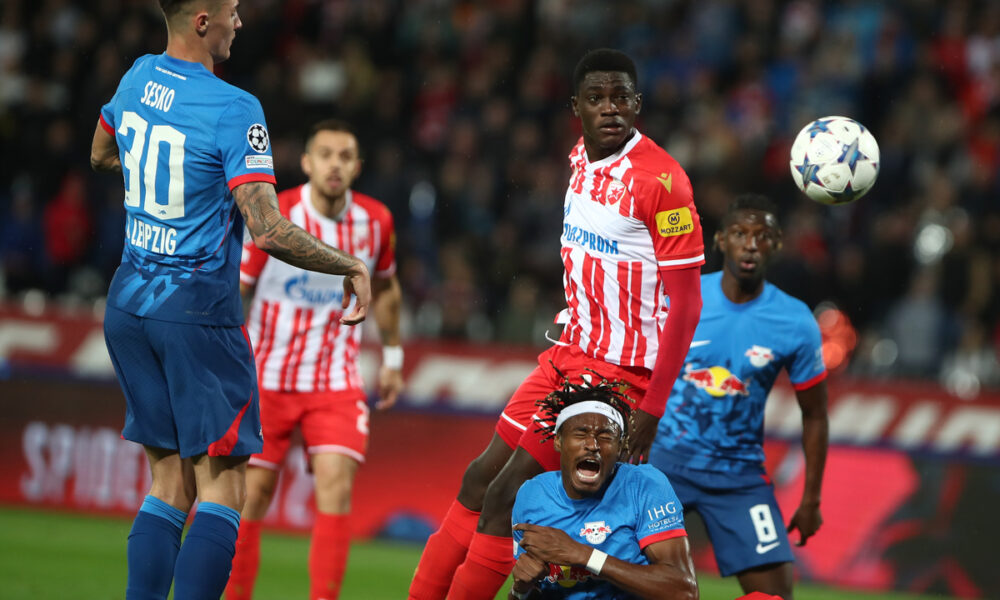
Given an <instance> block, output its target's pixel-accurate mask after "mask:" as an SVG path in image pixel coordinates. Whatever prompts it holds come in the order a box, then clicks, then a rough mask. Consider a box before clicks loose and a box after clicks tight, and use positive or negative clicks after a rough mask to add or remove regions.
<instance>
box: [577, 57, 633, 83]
mask: <svg viewBox="0 0 1000 600" xmlns="http://www.w3.org/2000/svg"><path fill="white" fill-rule="evenodd" d="M594 71H611V72H613V73H625V74H626V75H628V76H629V78H630V79H631V80H632V85H634V86H635V87H636V88H638V87H639V78H638V77H637V76H636V73H635V63H634V62H632V59H631V58H629V56H628V54H625V53H624V52H622V51H621V50H614V49H612V48H598V49H597V50H591V51H590V52H588V53H586V54H584V55H583V58H581V59H580V62H578V63H576V68H575V69H573V89H574V90H579V89H580V84H581V83H583V78H584V77H586V76H587V73H593V72H594Z"/></svg>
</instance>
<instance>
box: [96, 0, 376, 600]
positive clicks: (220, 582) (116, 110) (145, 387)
mask: <svg viewBox="0 0 1000 600" xmlns="http://www.w3.org/2000/svg"><path fill="white" fill-rule="evenodd" d="M238 4H239V3H238V1H237V0H160V7H161V9H162V11H163V14H164V18H165V20H166V26H167V48H166V51H165V52H164V53H162V54H156V55H153V54H149V55H145V56H142V57H139V58H138V59H137V60H136V61H135V63H134V64H133V65H132V67H131V68H130V69H129V70H128V72H127V73H125V75H124V76H122V79H121V82H120V83H119V84H118V89H117V90H116V91H115V95H114V96H113V97H112V98H111V100H110V101H109V102H108V103H107V104H105V105H104V106H103V107H102V108H101V114H100V119H99V122H98V125H97V127H96V130H95V132H94V140H93V144H92V146H91V155H90V162H91V166H92V167H93V168H94V169H95V170H97V171H110V172H118V173H121V174H122V175H123V183H124V192H125V193H124V205H125V211H126V220H125V228H126V241H125V246H124V248H123V250H122V262H121V265H120V266H119V267H118V270H117V271H116V272H115V276H114V278H113V280H112V282H111V286H110V288H109V290H108V301H107V308H106V310H105V315H104V333H105V338H106V340H107V346H108V352H109V354H110V356H111V360H112V362H113V364H114V368H115V374H116V375H117V377H118V381H119V382H120V384H121V387H122V391H123V392H124V395H125V401H126V413H125V427H124V428H123V430H122V437H124V438H125V439H127V440H130V441H134V442H137V443H141V444H142V445H143V448H144V449H145V452H146V456H147V458H148V459H149V463H150V470H151V473H152V480H153V481H152V486H151V487H150V491H149V494H148V495H147V496H146V498H145V499H144V501H143V503H142V506H141V507H140V508H139V511H138V514H137V515H136V518H135V520H134V521H133V523H132V529H131V531H130V532H129V537H128V546H127V561H128V583H127V589H126V591H125V597H126V598H127V599H128V600H138V599H142V600H155V599H163V600H166V598H167V594H168V593H169V591H170V588H171V584H173V589H174V597H176V598H185V599H186V600H201V599H204V600H207V599H212V600H217V599H218V598H219V596H220V595H221V594H222V591H223V589H224V588H225V585H226V579H227V577H228V575H229V570H230V566H231V563H232V557H233V548H234V547H235V543H236V537H237V530H238V528H239V521H240V510H242V508H243V502H244V499H245V496H246V487H245V481H244V474H245V470H246V464H247V459H248V458H249V455H250V454H252V453H254V452H258V451H259V450H260V449H261V445H262V440H261V433H260V415H259V409H258V399H257V382H256V379H257V378H256V372H255V369H254V364H253V356H252V351H251V349H250V345H249V343H248V340H247V338H246V330H245V329H244V328H243V314H242V311H241V309H240V297H239V293H238V291H237V285H238V277H237V268H238V264H239V256H240V246H241V244H242V240H243V227H244V222H245V223H246V228H247V229H248V230H249V231H250V235H251V236H252V238H253V242H254V244H256V245H257V246H258V247H260V248H262V249H263V250H264V251H266V252H268V253H270V254H272V255H274V256H277V257H279V258H280V259H281V260H285V261H288V262H290V263H293V264H295V265H298V266H299V267H301V268H305V269H311V270H316V271H322V272H324V273H337V274H340V275H346V276H347V278H346V279H345V282H346V285H345V290H344V291H345V295H351V294H352V292H354V293H356V294H357V302H356V303H355V305H354V306H355V310H353V311H352V312H351V313H348V314H345V315H344V322H345V323H359V322H361V321H362V320H363V319H364V317H365V314H366V312H367V305H368V301H369V296H370V293H371V290H370V283H369V274H368V273H369V272H368V268H367V267H366V266H365V265H364V263H363V262H361V261H359V260H358V259H356V258H354V257H353V256H350V255H348V254H346V253H344V252H342V251H340V250H336V249H334V248H332V247H330V246H328V245H326V244H323V243H322V242H320V241H319V240H317V239H316V238H315V237H313V236H311V235H309V234H308V233H307V232H305V231H303V230H302V228H300V227H296V226H295V225H293V224H292V223H290V222H289V221H288V220H287V219H285V218H284V217H282V216H281V213H280V212H279V211H278V201H277V197H276V196H275V191H274V182H275V180H274V170H273V165H272V160H271V148H270V143H269V140H268V134H267V126H266V125H265V120H264V112H263V110H262V109H261V106H260V102H258V101H257V99H256V98H254V97H253V96H252V95H251V94H249V93H247V92H245V91H243V90H240V89H238V88H236V87H234V86H232V85H229V84H228V83H226V82H224V81H222V80H221V79H219V78H218V77H216V76H215V75H214V74H213V72H212V70H213V68H214V65H215V64H216V63H220V62H222V61H224V60H226V59H227V58H229V53H230V45H231V44H232V42H233V38H234V37H235V36H236V32H237V31H238V30H239V29H240V28H241V27H242V22H241V21H240V17H239V14H238V12H237V5H238ZM196 499H197V500H198V501H199V504H198V509H197V513H196V514H195V516H194V519H193V520H192V522H191V526H190V528H189V529H188V533H187V535H186V536H185V537H184V538H183V544H182V543H181V539H182V531H183V528H184V524H185V522H186V521H187V518H188V512H189V511H190V510H191V507H192V506H193V505H194V502H195V500H196Z"/></svg>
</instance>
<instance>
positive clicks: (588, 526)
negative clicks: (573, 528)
mask: <svg viewBox="0 0 1000 600" xmlns="http://www.w3.org/2000/svg"><path fill="white" fill-rule="evenodd" d="M609 533H611V528H610V527H608V525H607V523H605V522H604V521H588V522H586V523H584V524H583V529H581V530H580V535H582V536H583V537H585V538H586V539H587V541H588V542H590V543H591V544H601V543H603V542H604V540H606V539H607V538H608V534H609Z"/></svg>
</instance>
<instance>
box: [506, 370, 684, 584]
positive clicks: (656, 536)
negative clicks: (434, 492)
mask: <svg viewBox="0 0 1000 600" xmlns="http://www.w3.org/2000/svg"><path fill="white" fill-rule="evenodd" d="M594 375H596V374H594ZM594 379H598V380H599V382H598V383H596V384H590V383H582V384H572V383H570V382H569V381H566V382H565V383H564V385H563V387H562V389H559V390H556V391H554V392H552V393H551V394H549V395H548V396H547V397H546V398H545V399H544V400H542V401H541V402H539V407H540V410H539V414H540V416H541V417H542V420H541V421H539V423H540V425H541V428H540V432H541V433H543V434H544V435H546V436H547V437H549V438H551V439H552V440H553V444H554V446H555V450H556V451H557V452H558V453H559V455H560V470H559V471H549V472H546V473H542V474H541V475H538V476H536V477H534V478H532V479H530V480H528V481H526V482H525V483H524V485H522V486H521V488H520V490H518V492H517V499H516V500H515V502H514V511H513V519H512V520H513V525H514V527H513V529H514V540H515V542H516V544H515V547H514V556H515V558H516V559H517V563H516V564H515V565H514V571H513V576H514V584H513V586H512V587H511V591H510V598H514V599H518V600H520V599H523V598H538V597H544V598H550V597H551V598H556V597H558V598H612V599H613V598H636V597H638V598H654V597H657V598H658V597H663V595H664V593H665V591H669V597H671V598H681V599H687V598H697V597H698V585H697V582H696V580H695V574H694V564H693V562H692V560H691V550H690V547H689V545H688V541H687V532H686V531H685V529H684V511H683V509H682V508H681V505H680V502H678V501H677V497H676V495H675V494H674V491H673V489H672V488H671V487H670V483H669V482H668V481H667V478H666V477H665V476H663V474H662V473H660V472H659V471H657V470H656V469H654V468H652V467H650V466H648V465H631V464H627V463H622V462H618V458H619V456H620V455H621V453H622V450H623V449H625V448H627V447H628V436H627V433H628V427H627V423H628V419H629V414H630V409H629V403H628V401H627V399H625V398H624V397H623V396H624V394H623V392H622V391H620V384H619V382H609V381H607V380H605V379H603V378H600V376H596V377H591V380H592V381H593V380H594Z"/></svg>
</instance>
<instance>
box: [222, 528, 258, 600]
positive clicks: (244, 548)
mask: <svg viewBox="0 0 1000 600" xmlns="http://www.w3.org/2000/svg"><path fill="white" fill-rule="evenodd" d="M259 566H260V521H251V520H249V519H241V520H240V532H239V537H238V538H236V555H235V556H233V569H232V571H230V573H229V583H228V584H227V585H226V595H225V598H226V600H250V597H251V596H252V595H253V584H254V582H255V581H256V580H257V569H258V567H259Z"/></svg>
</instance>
